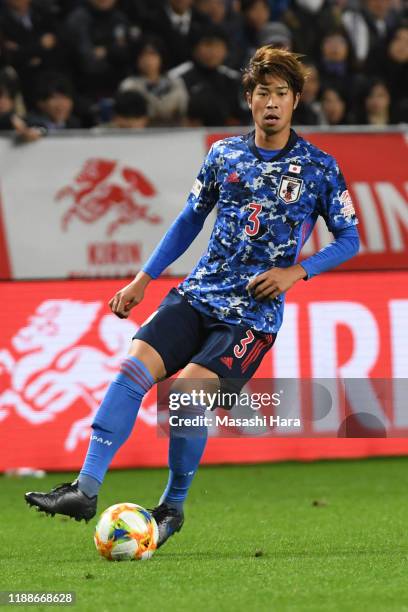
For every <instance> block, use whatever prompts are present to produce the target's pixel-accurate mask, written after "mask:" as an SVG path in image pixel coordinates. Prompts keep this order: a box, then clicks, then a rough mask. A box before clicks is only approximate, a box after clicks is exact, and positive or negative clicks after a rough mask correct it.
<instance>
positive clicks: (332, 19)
mask: <svg viewBox="0 0 408 612" xmlns="http://www.w3.org/2000/svg"><path fill="white" fill-rule="evenodd" d="M282 21H283V22H284V23H285V24H286V25H287V26H288V28H289V29H290V31H291V32H292V48H293V50H294V51H296V52H297V53H302V54H304V55H306V56H307V57H309V58H315V59H316V60H318V59H319V44H320V41H321V39H322V38H323V36H324V34H325V33H326V32H328V31H331V30H333V29H334V28H336V27H337V26H338V21H339V17H338V11H337V9H336V5H335V4H334V3H333V2H331V1H330V0H292V3H291V5H290V7H289V9H288V10H287V11H286V12H285V13H284V15H283V16H282Z"/></svg>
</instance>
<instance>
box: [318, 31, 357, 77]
mask: <svg viewBox="0 0 408 612" xmlns="http://www.w3.org/2000/svg"><path fill="white" fill-rule="evenodd" d="M353 69H354V58H353V50H352V47H351V43H350V42H349V40H348V39H347V36H346V35H345V33H344V32H343V31H342V30H333V31H331V32H327V33H326V34H325V35H324V36H323V38H322V41H321V55H320V62H319V73H320V79H321V81H322V83H323V85H325V86H332V87H334V88H340V89H342V88H345V87H347V88H349V89H353V88H354V87H355V82H354V81H355V79H354V71H353Z"/></svg>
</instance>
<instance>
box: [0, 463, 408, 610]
mask: <svg viewBox="0 0 408 612" xmlns="http://www.w3.org/2000/svg"><path fill="white" fill-rule="evenodd" d="M71 476H72V475H71V474H69V475H67V474H63V475H61V474H51V475H48V476H47V477H46V478H45V479H43V480H35V479H31V478H24V479H10V478H4V477H1V478H0V491H1V505H0V509H1V510H0V512H1V516H0V525H1V529H0V532H1V547H0V590H7V591H23V590H31V591H75V592H76V597H77V603H76V605H75V606H73V607H70V608H68V609H72V610H77V611H81V612H82V610H84V611H90V612H93V611H94V610H95V611H97V612H104V611H109V612H111V611H113V610H118V611H119V612H120V611H122V610H123V611H124V610H132V611H133V610H136V611H139V610H140V611H150V610H153V611H156V610H157V611H159V610H160V611H167V610H172V611H173V610H175V611H184V610H189V611H190V610H193V611H194V612H199V611H201V610H203V611H204V610H206V611H217V612H218V611H220V612H223V611H226V612H227V611H228V612H229V611H236V610H238V611H241V610H242V611H244V610H251V611H252V610H253V611H255V612H258V611H263V610H265V611H275V610H276V611H277V612H283V611H293V612H302V611H306V610H307V611H310V612H318V611H325V612H330V611H334V610H336V611H341V612H346V611H350V612H360V611H366V610H370V611H373V612H377V611H382V610H384V611H387V612H388V611H397V610H398V611H402V610H408V538H407V529H408V508H407V485H408V482H407V481H408V458H392V459H391V458H389V459H369V460H363V461H333V462H316V463H305V464H302V463H281V464H271V465H252V466H231V467H229V466H225V467H203V468H201V469H200V471H199V473H198V475H197V478H196V480H195V483H194V485H193V488H192V491H191V493H190V498H189V501H188V503H187V507H186V523H185V525H184V527H183V529H182V531H181V532H180V533H179V534H177V535H176V536H175V537H173V538H171V539H170V540H169V541H168V542H167V544H166V545H165V546H163V548H161V549H160V550H159V551H158V552H157V553H156V554H155V556H154V557H153V559H151V560H150V561H146V562H137V561H133V562H122V563H117V562H116V563H115V562H109V561H106V560H104V559H101V558H99V557H98V555H97V553H96V550H95V548H94V544H93V538H92V536H93V529H94V526H95V523H96V520H95V519H94V520H93V521H91V522H90V523H88V524H85V523H83V522H82V523H76V522H75V521H70V520H68V519H65V518H63V517H57V516H56V517H54V518H50V517H46V516H44V515H43V514H40V513H37V512H36V511H35V510H33V509H29V508H28V506H26V505H25V502H24V500H23V493H24V492H25V491H26V490H30V489H37V490H38V489H40V490H47V489H48V488H49V487H50V486H53V485H55V484H56V483H58V482H61V481H66V480H69V479H70V478H71ZM165 481H166V470H129V471H112V472H110V473H109V474H108V476H107V479H106V481H105V484H104V487H103V489H102V492H101V495H100V501H99V508H98V510H99V511H100V512H102V510H104V509H105V508H106V507H107V506H109V505H111V504H113V503H117V502H122V501H131V502H136V503H140V504H141V505H144V506H151V505H152V504H153V503H154V502H155V501H156V500H157V498H158V497H159V495H160V493H161V491H162V488H163V486H164V484H165ZM4 609H10V608H4ZM30 609H31V610H34V609H36V610H40V609H41V610H50V609H56V607H55V606H42V607H40V606H30Z"/></svg>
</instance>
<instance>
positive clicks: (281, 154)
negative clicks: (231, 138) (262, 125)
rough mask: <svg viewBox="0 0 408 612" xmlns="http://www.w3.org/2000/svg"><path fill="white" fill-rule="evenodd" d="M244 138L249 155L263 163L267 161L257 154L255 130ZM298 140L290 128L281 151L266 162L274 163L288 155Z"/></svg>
mask: <svg viewBox="0 0 408 612" xmlns="http://www.w3.org/2000/svg"><path fill="white" fill-rule="evenodd" d="M246 138H247V143H248V148H249V150H250V151H251V153H252V154H253V155H255V157H257V158H258V159H259V160H260V161H263V162H264V161H267V160H265V159H264V158H263V157H262V155H261V154H260V153H259V151H258V147H257V146H256V144H255V130H253V131H252V132H250V133H249V134H248V135H247V137H246ZM298 139H299V136H298V135H297V134H296V132H295V130H292V128H291V130H290V135H289V139H288V142H287V143H286V144H285V146H284V147H283V149H281V150H280V151H279V153H277V155H275V157H272V158H271V159H268V162H274V161H277V160H278V159H281V158H282V157H284V156H285V155H286V153H288V152H289V151H290V150H291V149H293V147H294V146H295V144H296V143H297V141H298Z"/></svg>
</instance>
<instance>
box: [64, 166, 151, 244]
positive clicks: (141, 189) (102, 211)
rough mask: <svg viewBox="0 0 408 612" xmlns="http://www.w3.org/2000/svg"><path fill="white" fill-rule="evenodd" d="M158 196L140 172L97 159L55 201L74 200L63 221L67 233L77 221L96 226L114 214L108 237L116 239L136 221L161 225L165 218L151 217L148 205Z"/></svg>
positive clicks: (108, 228) (107, 233)
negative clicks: (105, 216) (119, 233)
mask: <svg viewBox="0 0 408 612" xmlns="http://www.w3.org/2000/svg"><path fill="white" fill-rule="evenodd" d="M156 193H157V192H156V189H155V187H154V185H153V183H152V182H151V181H150V180H149V179H148V178H147V177H146V176H145V175H144V174H143V173H142V172H141V171H140V170H137V169H135V168H131V167H129V166H122V165H121V164H120V162H118V161H116V160H110V159H99V158H93V159H88V160H87V161H86V162H85V163H84V165H83V166H82V168H81V170H80V172H79V174H78V175H77V176H76V177H75V179H74V181H73V184H71V185H66V186H65V187H63V188H62V189H60V190H59V191H58V192H57V194H56V195H55V199H56V200H57V201H60V200H63V199H65V198H70V199H71V200H72V205H71V206H70V208H69V209H68V210H67V212H66V213H65V214H64V216H63V218H62V228H63V229H64V230H67V229H68V226H69V225H70V224H71V222H72V220H73V218H74V217H76V218H78V219H80V220H81V221H83V222H84V223H95V222H96V221H98V220H99V219H100V218H101V217H103V216H104V215H106V214H107V213H108V212H110V211H113V213H114V219H113V221H110V222H109V224H108V227H107V230H106V235H107V236H112V235H113V234H114V233H115V232H116V231H117V230H118V229H119V228H120V227H121V226H122V225H128V224H129V223H134V222H135V221H146V222H147V223H153V224H155V223H160V222H161V220H162V219H161V217H160V216H159V215H157V214H155V213H151V212H150V210H149V208H150V202H149V203H146V199H147V201H149V200H151V198H153V197H154V196H155V195H156ZM139 198H140V200H139ZM142 202H144V203H142Z"/></svg>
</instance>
